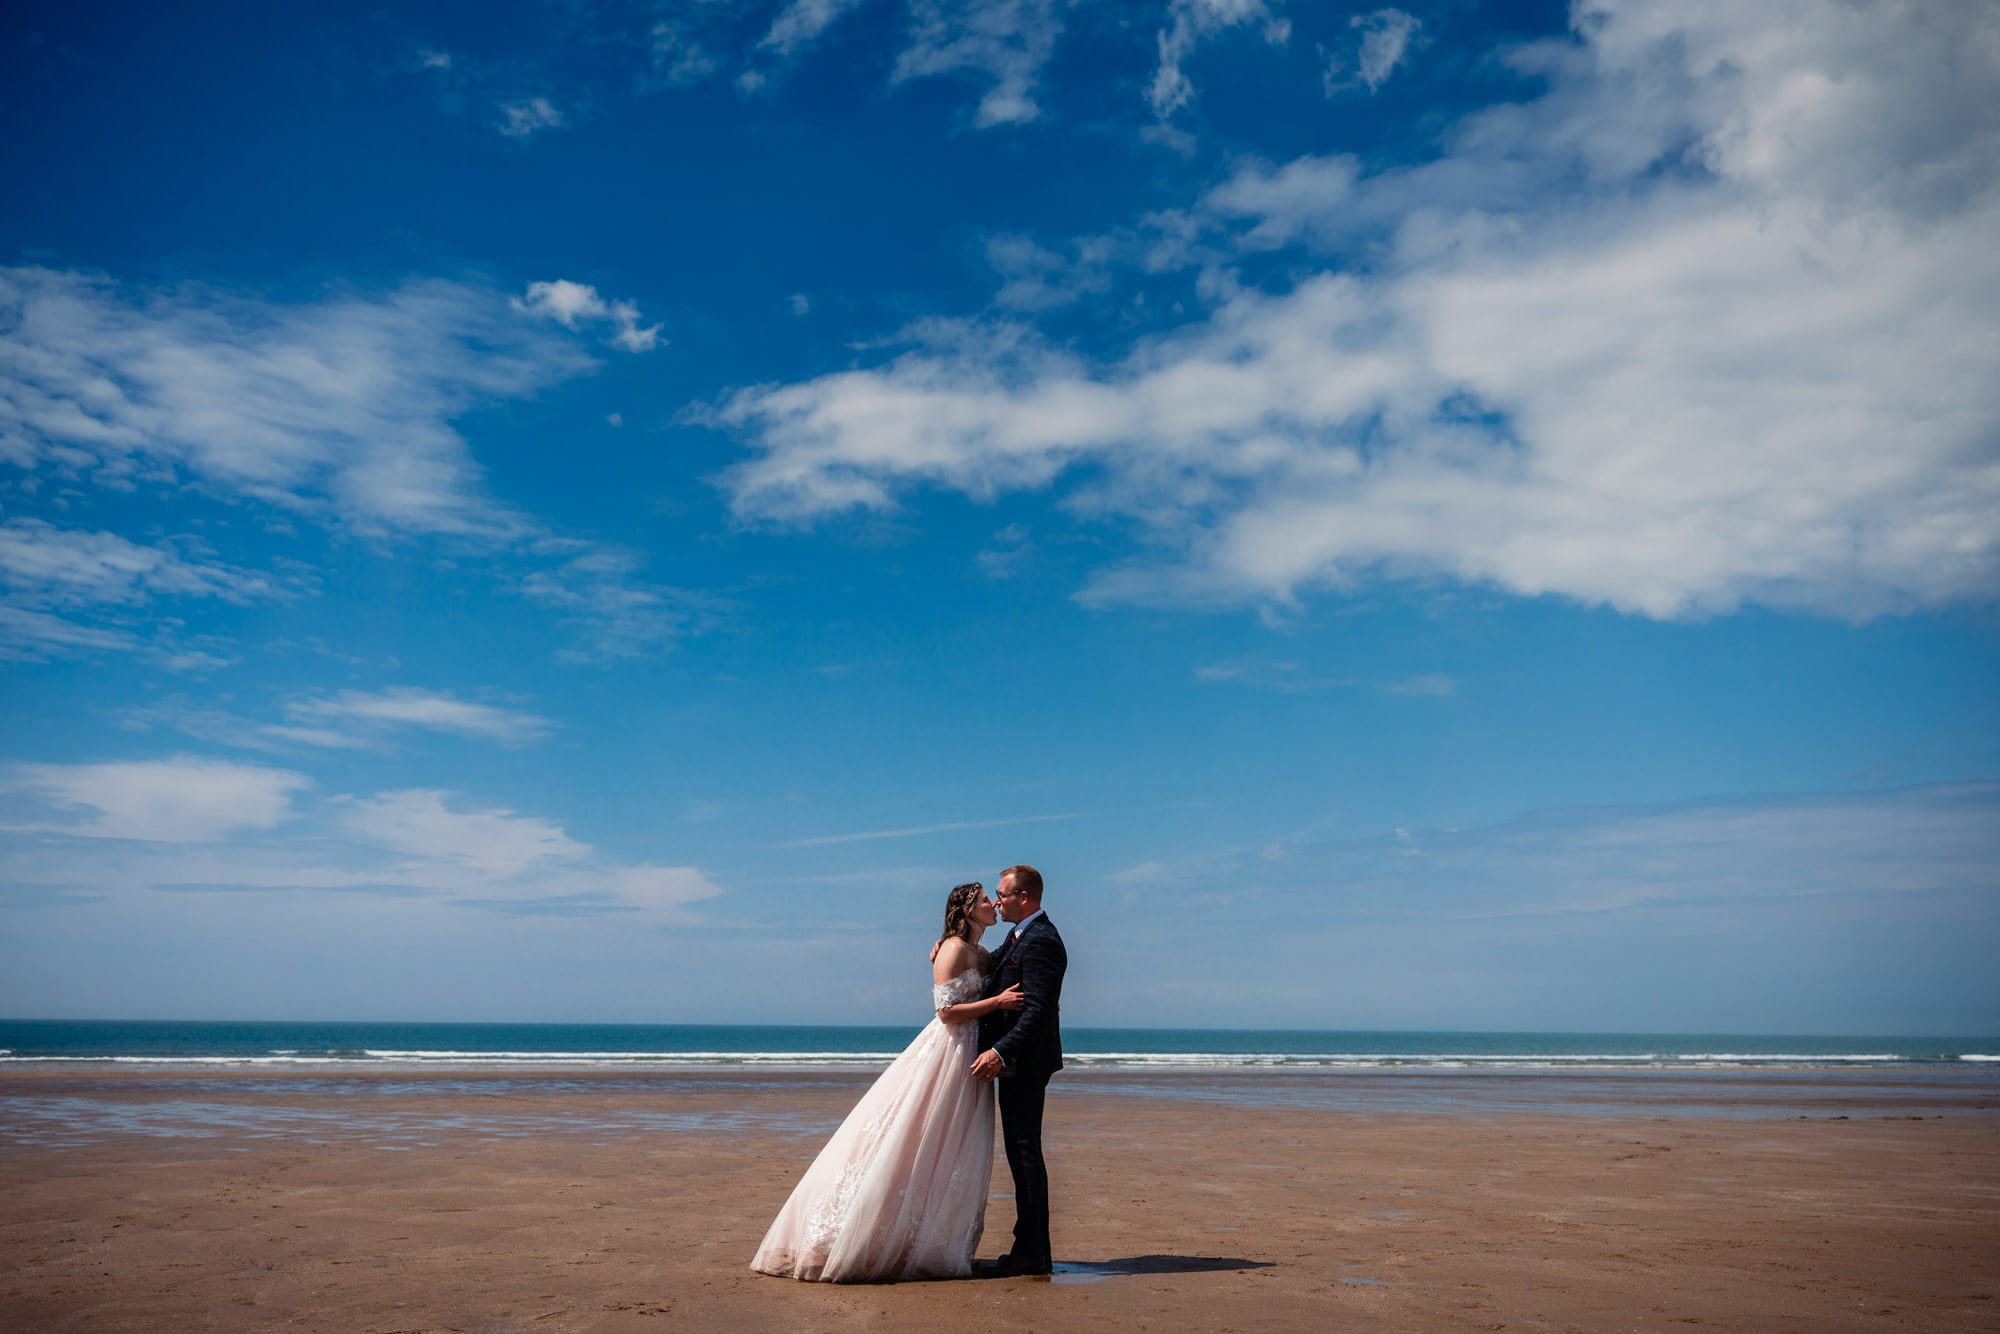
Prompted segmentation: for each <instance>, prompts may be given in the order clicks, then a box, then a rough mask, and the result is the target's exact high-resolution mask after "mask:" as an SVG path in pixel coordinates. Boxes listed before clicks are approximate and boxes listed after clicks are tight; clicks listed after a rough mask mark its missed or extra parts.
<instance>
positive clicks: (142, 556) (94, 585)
mask: <svg viewBox="0 0 2000 1334" xmlns="http://www.w3.org/2000/svg"><path fill="white" fill-rule="evenodd" d="M181 545H182V546H186V545H189V544H187V543H182V544H181ZM0 579H4V580H5V581H6V584H7V587H8V590H9V592H10V594H12V595H13V596H14V597H15V598H17V599H25V600H28V601H31V602H33V603H35V604H38V605H44V606H79V605H83V604H88V603H102V602H110V603H135V602H140V601H143V600H145V599H146V598H147V597H148V596H151V595H155V594H167V595H178V596H183V597H214V598H222V599H224V600H225V601H230V602H248V601H251V600H252V599H255V598H261V597H271V596H273V595H275V594H276V593H277V592H278V589H277V587H276V586H275V584H274V583H273V581H272V580H271V579H270V578H269V577H268V576H265V575H261V574H257V573H254V572H252V571H249V570H240V569H235V568H233V567H231V566H228V565H224V564H221V563H220V562H216V561H213V560H207V559H203V558H202V557H200V556H198V555H189V554H186V553H185V552H184V551H182V550H176V549H174V548H173V547H170V546H146V545H143V544H141V543H138V542H133V541H130V540H129V539H127V538H124V537H120V536H119V535H118V534H116V533H108V532H89V531H85V530H82V529H74V528H58V527H56V526H55V525H54V524H51V523H47V522H45V521H43V520H40V519H22V518H15V519H8V520H6V521H5V522H4V523H0Z"/></svg>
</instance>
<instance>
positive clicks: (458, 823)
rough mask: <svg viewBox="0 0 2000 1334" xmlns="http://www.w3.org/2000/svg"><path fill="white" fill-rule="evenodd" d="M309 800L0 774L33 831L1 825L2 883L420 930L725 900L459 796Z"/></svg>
mask: <svg viewBox="0 0 2000 1334" xmlns="http://www.w3.org/2000/svg"><path fill="white" fill-rule="evenodd" d="M309 787H310V781H309V780H308V779H307V778H306V777H305V776H304V775H302V774H297V773H291V772H289V771H286V770H280V769H266V768H258V767H254V766H248V765H232V764H223V763H218V762H215V761H210V760H199V759H189V758H182V759H176V760H171V761H138V762H123V763H115V764H101V765H45V764H19V765H15V766H13V767H12V768H11V769H10V770H8V771H6V773H5V775H4V777H0V811H4V812H5V813H6V815H7V816H9V817H14V816H22V817H29V818H22V819H15V818H8V819H7V820H6V822H5V823H0V884H17V885H35V886H40V887H42V888H43V889H45V890H46V891H48V893H49V895H50V899H49V901H50V902H72V903H74V902H88V901H96V900H101V899H103V898H105V897H114V898H118V899H121V900H123V901H124V902H125V903H126V904H128V905H130V906H135V907H136V906H137V905H138V903H139V901H140V899H141V898H142V897H143V896H148V895H150V894H151V893H153V892H154V891H157V890H167V891H172V892H173V893H174V894H175V896H176V898H177V899H180V900H181V901H183V902H187V901H188V900H187V899H186V898H184V897H183V896H188V895H199V894H203V893H211V894H227V895H230V896H232V897H233V896H235V895H239V894H242V893H245V892H257V893H263V894H278V893H284V894H302V895H307V896H335V895H338V896H346V895H352V894H364V895H368V896H370V900H371V904H372V905H374V906H371V908H370V909H369V912H370V914H371V923H372V924H373V926H374V928H375V929H378V930H379V929H384V927H385V925H386V924H387V923H388V922H390V921H392V920H396V919H394V918H391V917H389V916H387V915H388V914H404V915H406V916H404V917H403V918H402V920H404V921H407V922H408V923H410V924H411V925H412V926H413V927H414V928H415V929H421V930H432V931H435V930H437V929H439V928H440V926H441V922H440V920H439V919H438V918H437V917H436V916H435V915H427V914H428V905H434V904H443V905H455V906H463V907H471V908H483V909H490V910H494V911H499V912H506V913H513V914H522V913H527V914H534V915H539V916H598V915H604V914H624V915H629V916H630V917H631V918H632V919H633V920H635V921H640V922H649V923H654V924H662V925H672V924H679V925H687V924H692V923H694V922H696V921H697V919H696V918H695V917H694V916H693V915H692V914H691V913H689V911H688V907H689V905H691V904H694V903H697V902H700V901H702V900H704V899H709V898H713V897H715V896H717V895H719V894H720V893H722V890H721V889H720V887H718V886H717V885H716V884H714V882H712V881H710V880H709V879H708V877H707V876H705V875H704V874H703V873H702V872H701V871H700V870H698V869H697V868H695V867H691V866H666V865H651V864H632V863H625V862H619V861H615V860H612V859H610V858H606V857H604V856H603V855H601V854H599V853H598V852H597V851H595V850H594V849H593V848H591V847H590V846H589V845H588V844H585V843H582V842H580V841H578V840H576V839H574V838H572V837H570V835H569V834H568V833H567V832H566V831H565V830H564V829H563V828H562V826H561V825H559V824H557V823H556V822H554V821H551V820H547V819H543V818H540V817H537V816H532V815H525V814H520V813H517V812H515V811H513V810H510V809H507V808H504V807H498V806H494V805H491V804H489V803H482V802H479V801H477V800H475V799H472V798H468V797H466V796H464V795H462V794H458V793H450V792H442V791H437V790H433V789H411V790H407V791H395V792H380V793H376V794H374V795H373V796H368V797H351V796H332V797H329V798H326V799H325V800H323V801H321V802H319V803H317V804H315V805H308V806H306V807H304V808H303V809H299V808H295V807H294V805H293V803H292V800H291V798H292V795H293V794H294V793H295V792H298V791H301V790H303V789H307V788H309ZM56 817H67V818H56ZM79 817H82V818H79ZM281 824H282V826H283V828H282V829H280V828H278V826H280V825H281ZM385 901H386V902H394V901H402V902H403V903H404V904H406V905H407V906H406V907H400V908H392V907H389V906H386V902H385ZM191 910H192V909H191Z"/></svg>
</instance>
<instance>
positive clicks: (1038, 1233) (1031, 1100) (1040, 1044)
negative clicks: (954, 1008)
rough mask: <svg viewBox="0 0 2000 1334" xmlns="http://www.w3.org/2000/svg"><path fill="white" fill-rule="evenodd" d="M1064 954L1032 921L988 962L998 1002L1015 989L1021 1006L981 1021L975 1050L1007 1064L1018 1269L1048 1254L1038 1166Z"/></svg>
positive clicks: (1054, 937) (1056, 1043)
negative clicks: (1023, 1001) (1018, 990)
mask: <svg viewBox="0 0 2000 1334" xmlns="http://www.w3.org/2000/svg"><path fill="white" fill-rule="evenodd" d="M1068 967H1069V955H1068V954H1067V953H1066V952H1065V951H1064V950H1063V942H1062V937H1061V936H1060V935H1058V934H1057V933H1056V928H1055V923H1053V922H1051V921H1050V920H1049V919H1048V918H1047V917H1046V916H1038V917H1036V918H1035V919H1034V920H1033V921H1031V922H1029V923H1028V924H1027V926H1026V927H1024V928H1021V929H1020V931H1019V932H1018V933H1017V935H1016V936H1015V937H1014V938H1010V940H1009V943H1007V944H1005V945H1003V946H1001V947H1000V950H999V952H998V953H996V954H995V955H994V956H993V980H992V981H991V982H989V983H988V984H987V987H986V994H987V995H988V996H996V995H998V994H999V993H1001V992H1003V991H1005V990H1006V989H1007V988H1008V987H1011V986H1014V985H1015V984H1016V983H1018V984H1020V987H1021V991H1022V993H1023V994H1024V996H1025V997H1026V1004H1024V1005H1023V1006H1022V1007H1021V1008H1020V1009H1019V1010H996V1011H994V1012H993V1013H992V1014H989V1015H987V1016H985V1017H984V1018H982V1019H981V1020H980V1021H979V1047H980V1050H982V1051H984V1050H986V1049H987V1048H989V1047H990V1048H992V1049H993V1050H994V1051H996V1052H998V1053H999V1054H1000V1058H1001V1060H1003V1061H1005V1062H1006V1066H1005V1068H1004V1069H1003V1070H1002V1071H1001V1073H1000V1079H999V1081H998V1083H999V1086H1000V1094H999V1098H1000V1138H1001V1140H1002V1142H1003V1143H1005V1145H1006V1146H1007V1166H1008V1168H1009V1169H1010V1170H1011V1171H1012V1172H1013V1173H1014V1247H1013V1249H1012V1250H1011V1251H1010V1252H1009V1254H1010V1255H1011V1256H1012V1257H1013V1258H1014V1260H1016V1261H1017V1262H1021V1263H1024V1264H1044V1265H1045V1264H1047V1263H1048V1261H1049V1258H1050V1252H1049V1172H1048V1168H1047V1167H1046V1166H1044V1165H1043V1163H1042V1104H1043V1100H1044V1099H1045V1097H1046V1095H1047V1094H1048V1090H1049V1076H1050V1075H1053V1074H1054V1073H1055V1072H1056V1071H1058V1070H1060V1069H1062V1063H1063V1062H1062V1025H1061V1022H1060V1020H1059V1019H1058V1013H1059V1011H1060V1010H1061V1008H1062V983H1063V972H1064V970H1065V969H1067V968H1068Z"/></svg>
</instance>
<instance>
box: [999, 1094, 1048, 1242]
mask: <svg viewBox="0 0 2000 1334" xmlns="http://www.w3.org/2000/svg"><path fill="white" fill-rule="evenodd" d="M997 1083H998V1084H999V1086H1000V1088H999V1099H1000V1142H1001V1143H1002V1144H1004V1145H1005V1146H1006V1148H1007V1167H1008V1170H1010V1171H1011V1172H1013V1174H1014V1247H1013V1250H1012V1251H1010V1252H1009V1254H1011V1255H1013V1256H1014V1257H1015V1258H1016V1259H1020V1260H1047V1259H1049V1258H1051V1256H1052V1254H1053V1252H1051V1251H1050V1249H1049V1169H1048V1167H1047V1166H1046V1165H1045V1164H1044V1163H1043V1162H1042V1107H1043V1104H1044V1103H1045V1102H1046V1101H1047V1098H1048V1092H1049V1077H1048V1075H1046V1074H1040V1075H1030V1074H1020V1075H1008V1076H1005V1077H1003V1078H1001V1079H1000V1080H998V1081H997Z"/></svg>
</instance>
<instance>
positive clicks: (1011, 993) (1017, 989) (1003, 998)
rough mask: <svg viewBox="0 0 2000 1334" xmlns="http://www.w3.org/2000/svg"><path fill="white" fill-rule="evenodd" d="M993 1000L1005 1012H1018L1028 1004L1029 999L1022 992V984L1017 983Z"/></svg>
mask: <svg viewBox="0 0 2000 1334" xmlns="http://www.w3.org/2000/svg"><path fill="white" fill-rule="evenodd" d="M993 1000H994V1002H995V1004H997V1005H998V1006H999V1007H1000V1008H1001V1009H1003V1010H1018V1009H1020V1008H1021V1007H1022V1006H1023V1005H1026V1004H1027V1003H1028V997H1027V995H1026V993H1024V992H1023V991H1022V990H1021V984H1020V983H1019V982H1016V983H1015V984H1014V985H1013V986H1011V987H1008V988H1007V989H1006V990H1005V991H1003V992H1001V993H1000V994H999V995H997V996H995V997H994V998H993Z"/></svg>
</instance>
